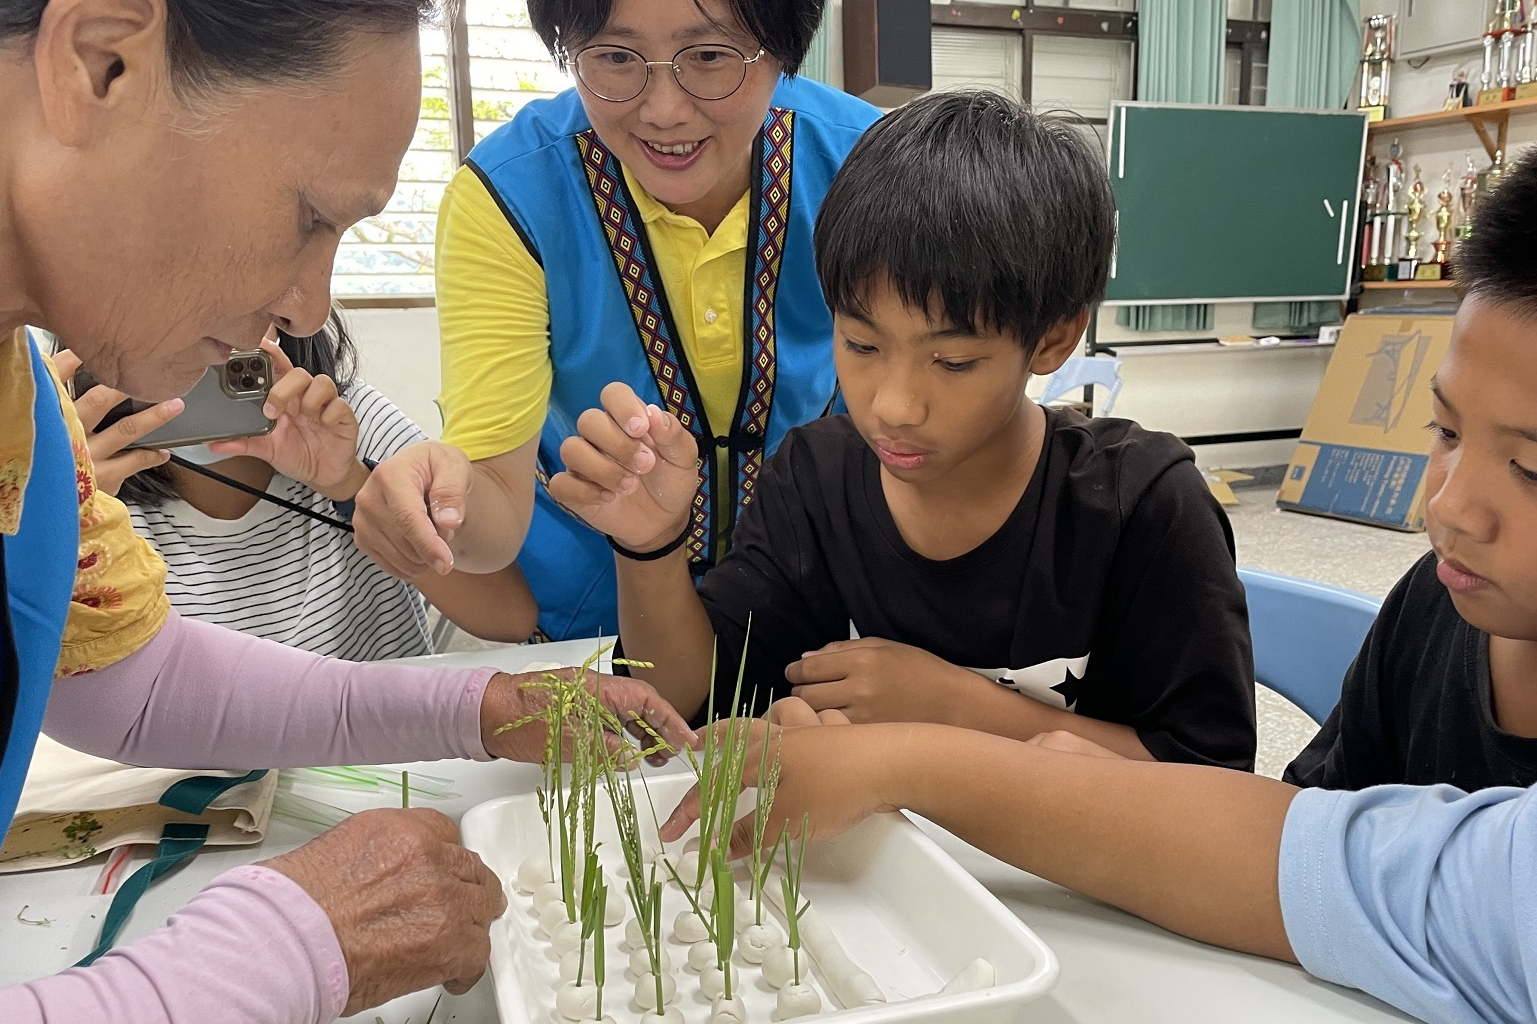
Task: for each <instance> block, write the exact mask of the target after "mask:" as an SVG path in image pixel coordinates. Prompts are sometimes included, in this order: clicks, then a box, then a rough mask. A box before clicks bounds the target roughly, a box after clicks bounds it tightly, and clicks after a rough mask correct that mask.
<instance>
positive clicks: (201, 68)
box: [0, 0, 446, 90]
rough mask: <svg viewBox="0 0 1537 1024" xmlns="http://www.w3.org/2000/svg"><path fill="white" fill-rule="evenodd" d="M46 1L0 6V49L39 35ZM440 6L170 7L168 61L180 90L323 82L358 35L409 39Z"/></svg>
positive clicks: (198, 3)
mask: <svg viewBox="0 0 1537 1024" xmlns="http://www.w3.org/2000/svg"><path fill="white" fill-rule="evenodd" d="M47 6H48V0H0V45H3V44H5V43H9V42H11V41H12V40H14V39H30V38H31V37H32V36H35V35H36V34H37V28H38V25H40V24H41V23H42V20H43V9H44V8H45V7H47ZM445 6H446V4H444V3H441V2H440V0H165V7H166V33H165V34H166V55H167V57H168V59H169V62H170V66H171V74H172V80H173V81H174V82H175V83H176V84H177V86H178V87H179V88H183V89H191V90H208V89H217V88H218V87H219V86H221V85H228V84H234V83H244V82H255V83H260V84H264V85H265V84H275V83H280V82H304V81H307V80H320V79H324V78H325V77H327V76H328V75H332V74H335V73H336V72H337V71H338V70H339V68H338V65H337V59H338V57H339V56H340V54H341V51H342V47H343V46H344V45H345V44H346V43H347V41H348V38H349V36H350V35H351V34H352V33H353V32H358V31H371V32H386V33H390V32H407V31H415V30H416V28H417V27H418V26H420V25H422V24H424V23H426V22H430V21H432V20H433V18H434V17H436V16H437V15H438V13H439V12H440V10H441V9H442V8H443V7H445Z"/></svg>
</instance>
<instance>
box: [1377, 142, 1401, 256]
mask: <svg viewBox="0 0 1537 1024" xmlns="http://www.w3.org/2000/svg"><path fill="white" fill-rule="evenodd" d="M1403 152H1404V147H1403V146H1402V145H1400V144H1399V142H1398V140H1397V139H1396V138H1395V139H1394V140H1393V144H1392V145H1391V146H1389V147H1388V166H1387V170H1386V177H1387V183H1386V186H1385V188H1384V189H1383V193H1384V195H1383V203H1384V206H1383V211H1382V239H1381V257H1380V258H1381V261H1382V263H1383V264H1384V277H1385V279H1386V280H1389V281H1396V280H1398V258H1399V256H1398V241H1399V234H1400V232H1401V231H1402V230H1403V219H1404V209H1403V207H1402V206H1401V205H1400V201H1401V199H1402V198H1403V192H1404V162H1403V159H1402V157H1403Z"/></svg>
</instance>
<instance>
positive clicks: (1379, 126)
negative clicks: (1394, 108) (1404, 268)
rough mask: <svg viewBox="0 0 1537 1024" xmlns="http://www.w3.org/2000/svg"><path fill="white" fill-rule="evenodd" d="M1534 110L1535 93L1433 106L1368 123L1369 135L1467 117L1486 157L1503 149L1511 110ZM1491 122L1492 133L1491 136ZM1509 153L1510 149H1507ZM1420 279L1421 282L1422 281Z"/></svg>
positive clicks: (1516, 111) (1513, 112)
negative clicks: (1476, 103) (1506, 99)
mask: <svg viewBox="0 0 1537 1024" xmlns="http://www.w3.org/2000/svg"><path fill="white" fill-rule="evenodd" d="M1525 113H1537V97H1528V98H1527V99H1524V100H1511V101H1510V102H1508V103H1490V104H1488V105H1486V106H1482V107H1460V108H1458V109H1456V110H1433V111H1431V112H1430V113H1428V114H1411V115H1409V116H1408V117H1390V118H1388V119H1387V120H1386V121H1374V122H1372V123H1371V124H1369V125H1367V128H1366V132H1367V134H1368V135H1371V136H1377V135H1390V134H1393V133H1395V132H1404V131H1412V130H1414V129H1416V128H1430V127H1433V126H1435V125H1438V124H1454V123H1456V122H1458V121H1466V122H1467V123H1468V124H1469V125H1471V126H1472V128H1473V130H1474V131H1475V132H1477V133H1478V141H1480V142H1482V143H1483V144H1484V150H1485V151H1486V152H1487V153H1488V154H1489V159H1490V160H1493V159H1494V154H1495V153H1496V152H1501V151H1504V150H1505V146H1506V137H1507V132H1508V130H1509V128H1510V115H1511V114H1525ZM1491 125H1492V126H1493V127H1494V129H1495V135H1493V136H1490V134H1489V128H1490V126H1491ZM1506 156H1507V157H1508V156H1509V153H1506ZM1422 283H1423V282H1422Z"/></svg>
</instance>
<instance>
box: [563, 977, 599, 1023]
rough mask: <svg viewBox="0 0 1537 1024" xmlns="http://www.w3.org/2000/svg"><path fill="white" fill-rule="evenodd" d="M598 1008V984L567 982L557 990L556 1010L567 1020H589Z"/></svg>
mask: <svg viewBox="0 0 1537 1024" xmlns="http://www.w3.org/2000/svg"><path fill="white" fill-rule="evenodd" d="M597 1008H598V988H597V986H596V985H578V984H576V983H575V982H569V981H568V982H567V983H566V984H564V985H562V986H560V988H558V989H556V990H555V1011H556V1012H557V1013H559V1014H560V1015H561V1016H562V1017H564V1018H566V1019H567V1020H587V1019H588V1018H590V1017H591V1016H592V1015H593V1013H594V1012H596V1010H597Z"/></svg>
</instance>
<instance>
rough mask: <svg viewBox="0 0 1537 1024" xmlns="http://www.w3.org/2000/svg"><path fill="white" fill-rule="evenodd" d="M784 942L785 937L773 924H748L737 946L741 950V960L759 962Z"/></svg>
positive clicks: (751, 962) (752, 962)
mask: <svg viewBox="0 0 1537 1024" xmlns="http://www.w3.org/2000/svg"><path fill="white" fill-rule="evenodd" d="M784 944H785V937H784V936H783V935H781V934H780V932H779V929H778V928H775V927H774V926H773V925H771V924H750V925H748V926H747V930H746V931H744V932H743V933H742V941H741V942H740V943H739V944H738V946H737V948H738V949H739V950H741V952H742V959H743V960H746V961H747V962H748V963H750V964H761V963H762V962H763V958H764V957H766V956H768V955H769V953H770V952H772V951H773V950H776V949H778V948H780V947H781V946H783V945H784Z"/></svg>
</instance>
